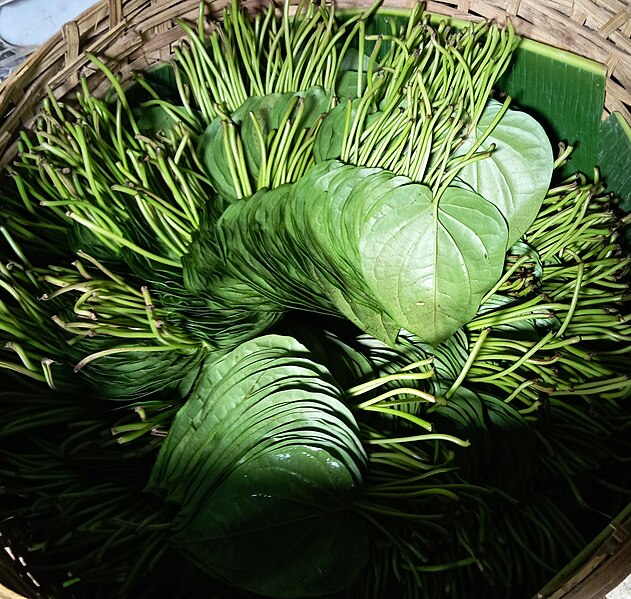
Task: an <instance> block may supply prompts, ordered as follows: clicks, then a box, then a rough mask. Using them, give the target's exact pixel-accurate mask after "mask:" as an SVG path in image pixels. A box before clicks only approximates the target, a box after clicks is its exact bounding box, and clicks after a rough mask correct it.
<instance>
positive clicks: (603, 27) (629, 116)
mask: <svg viewBox="0 0 631 599" xmlns="http://www.w3.org/2000/svg"><path fill="white" fill-rule="evenodd" d="M260 1H261V0H258V2H259V3H260ZM293 1H294V0H292V2H293ZM203 3H204V5H205V10H206V13H207V17H208V18H209V19H213V18H216V17H218V16H219V14H220V11H221V9H222V8H223V6H224V5H225V3H226V2H225V0H203ZM244 3H245V5H246V6H255V5H256V4H257V0H245V2H244ZM413 3H414V0H385V1H384V2H383V6H384V7H386V8H388V9H390V8H401V9H405V8H409V7H410V6H411V5H412V4H413ZM368 4H369V3H368V2H362V0H358V1H354V0H338V2H337V5H338V7H340V8H355V7H359V6H363V5H368ZM199 5H200V0H101V1H100V2H99V3H98V4H95V5H94V6H93V7H92V8H91V9H89V10H88V11H86V12H84V13H83V14H82V15H80V16H79V17H78V18H77V19H76V20H75V21H71V22H69V23H66V24H65V25H64V26H63V28H62V30H61V31H60V32H59V33H58V34H57V35H55V36H54V37H53V38H51V39H50V40H49V41H48V42H47V43H45V44H44V45H43V46H41V47H40V48H39V49H38V50H37V51H36V52H35V53H34V54H33V55H31V56H30V58H29V59H28V60H27V61H26V62H25V63H24V64H23V65H22V66H21V67H20V68H19V69H18V70H17V71H15V72H14V73H13V74H12V75H11V77H10V78H9V79H8V80H7V81H6V82H5V83H4V84H3V85H2V86H1V87H0V115H1V123H0V168H3V167H4V166H5V165H6V164H8V163H9V162H10V161H11V160H12V159H13V157H14V156H15V154H16V151H17V145H16V137H17V133H18V131H19V130H20V129H21V128H22V127H28V126H29V125H30V124H31V123H32V122H33V120H34V118H35V116H36V114H37V110H38V105H39V103H40V101H41V100H42V99H43V98H44V96H45V94H46V89H47V88H48V87H50V88H51V89H52V91H53V92H54V94H55V95H56V96H57V97H58V98H66V97H71V96H72V95H73V94H74V92H75V91H76V89H77V87H78V85H79V82H80V78H81V77H86V78H87V81H88V84H89V87H90V89H91V90H93V91H94V92H95V93H96V94H99V93H104V92H105V90H106V89H107V88H108V87H109V86H108V82H107V81H106V80H105V77H104V76H103V74H102V73H101V72H100V71H97V70H95V69H94V68H93V67H92V66H91V65H90V61H89V59H88V58H87V53H91V54H93V55H96V56H97V57H99V58H100V59H101V60H102V61H103V62H105V63H106V64H107V65H108V67H109V68H110V69H111V70H112V71H114V72H115V73H117V74H118V75H119V76H120V77H122V80H123V82H124V81H127V80H129V79H130V78H131V75H132V73H134V72H138V71H143V70H146V69H148V68H150V67H152V66H154V65H156V64H158V63H160V62H163V61H165V60H167V59H168V58H169V57H170V56H171V54H172V51H173V48H174V46H175V45H176V44H177V43H178V40H179V39H180V38H181V37H182V35H183V32H182V30H181V29H180V28H179V27H178V26H177V24H176V20H177V19H184V20H189V21H191V22H195V21H196V19H197V16H198V14H199V13H198V11H199ZM426 7H427V9H428V10H429V11H430V12H434V13H439V14H444V15H448V16H450V17H454V18H457V19H464V20H479V19H488V20H494V21H497V22H499V23H505V22H506V21H507V20H510V21H511V22H512V24H513V25H514V27H515V29H516V31H517V33H518V34H520V35H521V36H523V37H526V38H530V39H532V40H534V41H537V42H542V43H544V44H548V45H551V46H554V47H556V48H559V49H562V50H567V51H569V52H572V53H575V54H578V55H580V56H583V57H585V58H589V59H591V60H594V61H596V62H598V63H600V64H601V65H603V66H604V67H605V69H606V74H607V81H606V99H605V106H604V114H603V118H604V117H605V116H607V115H609V114H611V113H613V112H617V113H619V114H620V115H622V117H623V119H624V120H625V121H626V122H627V123H629V124H631V0H429V1H427V2H426ZM11 546H12V542H11V539H7V538H5V537H2V536H0V599H23V597H36V596H38V595H37V589H36V586H35V585H34V584H33V583H30V582H29V577H28V566H27V564H26V562H25V561H24V560H23V559H21V557H20V556H19V555H16V554H15V553H14V552H13V550H12V549H11ZM629 573H631V505H630V506H629V507H628V508H627V509H625V510H623V512H621V514H620V515H619V516H618V517H617V518H615V519H614V520H612V521H611V523H610V525H609V526H608V527H607V528H606V529H605V530H604V531H602V532H601V533H600V535H599V536H598V537H596V538H595V539H594V540H593V541H592V543H591V544H590V545H589V546H587V547H586V548H585V549H584V550H583V552H582V553H581V554H580V555H578V556H577V557H576V558H575V559H574V560H573V561H572V562H571V563H570V564H568V565H567V566H566V567H565V568H564V569H563V570H562V571H561V572H559V573H558V575H557V576H556V577H555V578H554V579H553V580H552V581H551V582H550V583H549V584H548V585H547V586H546V587H545V588H544V589H542V590H541V592H540V593H539V594H538V595H537V597H538V599H544V598H545V599H563V598H565V599H570V598H573V599H602V598H603V597H604V596H605V595H606V594H607V593H608V592H609V591H610V590H611V589H613V588H615V587H616V586H617V585H618V584H619V583H620V582H621V581H622V580H623V579H624V578H625V577H626V576H627V575H628V574H629ZM2 583H4V585H8V586H9V587H12V588H14V589H15V590H17V591H19V592H20V593H22V594H17V593H16V592H14V591H12V590H10V589H9V588H7V586H3V584H2Z"/></svg>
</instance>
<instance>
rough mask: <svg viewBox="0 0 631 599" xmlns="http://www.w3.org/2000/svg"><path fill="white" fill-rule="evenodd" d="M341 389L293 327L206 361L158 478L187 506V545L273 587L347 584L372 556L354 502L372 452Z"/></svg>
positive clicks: (181, 527) (296, 591)
mask: <svg viewBox="0 0 631 599" xmlns="http://www.w3.org/2000/svg"><path fill="white" fill-rule="evenodd" d="M341 399H342V391H341V390H340V389H338V388H337V387H336V385H335V383H334V382H333V380H332V378H331V376H330V374H329V372H328V371H327V370H326V369H325V368H323V367H322V366H320V365H319V364H317V363H316V362H314V361H313V360H312V359H311V356H310V353H309V352H308V351H307V350H306V348H305V347H304V346H303V345H301V344H300V343H298V342H297V341H296V340H295V339H293V338H291V337H281V336H277V335H266V336H263V337H259V338H257V339H255V340H253V341H249V342H246V343H244V344H242V345H241V346H240V347H238V348H237V349H235V350H233V351H232V352H230V353H228V354H227V355H225V356H224V357H223V358H221V359H219V360H217V361H211V362H210V363H209V364H207V365H206V366H205V367H204V368H203V371H202V373H201V375H200V377H199V379H198V382H197V384H196V387H195V388H194V390H193V392H192V393H191V395H190V397H189V398H188V400H187V402H186V404H185V405H184V406H183V407H182V409H181V410H180V411H179V412H178V414H177V416H176V417H175V420H174V422H173V426H172V428H171V430H170V432H169V435H168V437H167V439H166V440H165V442H164V444H163V446H162V448H161V450H160V453H159V455H158V459H157V461H156V464H155V466H154V469H153V471H152V477H151V481H150V486H149V488H150V489H151V490H153V491H154V492H157V493H160V494H162V495H163V496H165V498H166V499H167V500H169V501H174V502H177V503H179V504H180V505H181V506H182V507H181V509H180V511H179V513H178V515H177V517H176V518H175V521H174V524H173V536H172V539H171V541H172V543H173V545H174V546H175V547H176V548H177V549H178V551H179V552H181V553H182V554H183V555H185V556H186V557H188V558H189V559H190V560H191V561H192V562H194V563H196V564H199V565H200V566H201V567H202V569H204V570H205V571H208V572H211V573H213V574H215V575H216V576H218V577H219V578H222V579H224V580H226V581H228V582H229V583H231V584H233V585H236V586H238V587H241V588H245V589H250V590H253V591H255V592H257V593H261V594H264V595H269V596H273V597H316V596H321V595H323V594H326V593H332V592H336V591H339V590H342V589H344V588H346V587H348V586H349V585H350V584H351V583H352V582H353V580H354V579H355V578H356V577H357V575H358V573H359V572H360V570H361V569H362V568H363V567H364V565H365V562H366V560H367V557H368V538H367V528H366V522H365V521H364V520H363V519H362V518H361V517H360V516H359V515H358V514H356V513H354V512H353V511H352V503H353V500H354V499H355V498H356V497H357V496H358V494H359V492H360V490H361V487H362V480H363V471H364V469H365V467H366V455H365V452H364V449H363V447H362V444H361V442H360V441H359V438H358V436H357V435H358V428H357V424H356V422H355V419H354V417H353V415H352V414H351V412H350V411H349V410H348V408H347V407H346V406H345V405H344V404H343V403H342V401H341ZM271 571H273V572H274V575H273V576H270V572H271ZM308 572H312V574H311V575H309V574H308Z"/></svg>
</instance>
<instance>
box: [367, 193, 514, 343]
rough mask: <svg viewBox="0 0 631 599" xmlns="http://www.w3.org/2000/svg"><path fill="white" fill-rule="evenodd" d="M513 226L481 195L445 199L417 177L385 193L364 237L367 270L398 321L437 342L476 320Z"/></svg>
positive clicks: (450, 195)
mask: <svg viewBox="0 0 631 599" xmlns="http://www.w3.org/2000/svg"><path fill="white" fill-rule="evenodd" d="M506 238H507V227H506V223H505V221H504V218H503V217H502V214H501V213H500V211H499V210H498V209H497V208H496V207H495V206H494V205H493V204H491V203H490V202H488V201H486V200H485V199H484V198H483V197H481V196H480V195H478V194H476V193H474V192H472V191H469V190H466V189H460V188H457V187H449V188H447V189H446V190H445V192H444V193H443V195H442V196H441V197H440V199H439V200H438V201H436V200H435V199H434V198H432V196H431V191H430V189H429V188H428V187H425V186H423V185H420V184H410V185H406V186H402V187H398V188H396V189H394V190H393V191H392V192H391V193H390V194H387V195H386V196H383V198H382V201H381V205H380V206H379V208H378V209H375V208H373V210H372V211H371V214H370V218H369V219H367V220H365V221H364V227H363V229H362V233H361V236H360V240H359V245H358V249H359V256H360V261H361V268H362V273H363V276H364V278H365V280H366V282H367V283H368V285H369V286H370V288H371V290H372V291H373V293H374V294H375V296H376V297H377V298H378V300H379V301H380V302H381V304H382V305H383V306H384V308H385V309H386V311H387V313H388V314H389V315H390V316H392V318H393V319H394V320H395V321H396V322H397V324H398V325H399V326H400V327H402V328H405V329H407V330H408V331H410V332H412V333H414V334H416V335H418V336H419V337H420V338H421V339H422V340H424V341H427V342H429V343H431V344H433V345H436V344H438V343H440V342H441V341H443V340H444V339H446V338H447V337H449V336H450V335H451V334H453V333H454V332H455V331H456V330H457V329H459V328H460V327H461V326H463V325H464V324H466V323H467V322H468V321H469V320H471V319H472V318H473V317H474V316H475V314H476V312H477V310H478V308H479V306H480V303H481V301H482V298H483V296H484V294H485V293H486V292H488V291H489V289H490V288H491V287H492V286H493V285H494V284H495V283H496V282H497V280H498V279H499V277H500V276H501V274H502V268H503V264H504V252H505V250H506Z"/></svg>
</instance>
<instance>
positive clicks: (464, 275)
mask: <svg viewBox="0 0 631 599" xmlns="http://www.w3.org/2000/svg"><path fill="white" fill-rule="evenodd" d="M212 233H213V234H214V238H215V244H216V249H215V251H214V252H213V253H209V252H208V251H200V250H197V249H196V247H195V242H194V243H193V245H192V246H191V248H192V249H191V253H190V254H189V256H187V257H185V259H184V264H185V277H187V279H188V281H191V280H192V279H193V277H194V276H195V277H201V278H204V273H207V277H206V279H207V280H208V284H207V286H204V287H202V288H201V289H196V290H203V291H206V292H208V293H209V294H211V295H213V296H221V295H222V294H225V293H226V291H225V290H226V289H227V288H229V286H230V284H229V281H230V280H234V279H236V280H238V281H239V282H240V284H241V286H243V287H244V291H243V295H242V296H240V297H236V298H234V297H231V298H230V303H229V304H228V302H226V303H227V307H228V306H230V307H232V308H234V307H235V306H243V307H244V308H245V307H250V309H254V310H257V309H258V310H261V309H262V308H263V307H264V306H265V305H271V306H270V307H271V309H272V310H274V309H275V310H278V311H280V310H289V309H302V310H311V311H323V312H329V313H330V312H333V313H338V314H339V315H341V316H345V317H347V318H349V319H350V320H351V321H352V322H354V323H355V324H357V326H359V327H360V328H361V329H362V330H364V331H366V332H367V333H369V334H371V335H373V336H375V337H378V338H380V339H382V340H383V341H386V342H390V343H393V342H394V340H395V339H396V336H397V335H398V333H399V330H400V329H402V328H403V329H407V330H409V331H411V332H413V333H415V334H416V335H418V336H419V337H420V338H421V339H423V340H424V341H427V342H429V343H431V344H433V345H436V344H438V343H439V342H440V341H443V340H444V339H446V338H447V337H449V336H450V335H451V334H453V333H454V332H455V331H456V330H458V329H459V328H460V327H461V326H462V325H464V324H465V323H466V322H468V321H469V320H470V319H471V318H473V316H474V315H475V313H476V312H477V310H478V308H479V306H480V303H481V301H482V298H483V296H484V294H485V293H487V292H488V291H489V290H490V288H491V287H492V286H493V285H494V284H495V283H496V281H497V280H498V279H499V277H500V275H501V272H502V267H503V263H504V254H505V250H506V238H507V229H506V223H505V220H504V218H503V216H502V214H501V213H500V212H499V210H498V209H497V208H496V207H495V206H494V205H493V204H491V203H490V202H488V201H486V200H485V199H484V198H483V197H482V196H480V195H478V194H476V193H474V192H472V191H469V190H467V189H462V188H458V187H449V188H447V189H446V190H445V192H444V193H443V195H442V196H441V197H440V198H439V199H436V198H433V197H432V193H431V191H430V189H429V188H428V187H425V186H423V185H420V184H418V183H414V182H413V181H410V180H409V179H407V178H406V177H402V176H395V175H394V174H393V173H390V172H388V171H385V170H383V169H367V168H361V167H353V166H350V165H344V164H343V163H341V162H339V161H326V162H322V163H320V164H318V165H316V166H315V167H313V168H312V169H311V170H310V171H309V172H308V173H307V174H306V175H305V176H304V177H302V179H300V181H298V182H296V183H293V184H291V185H286V186H283V187H280V188H277V189H274V190H272V191H268V192H258V193H257V194H256V195H255V196H253V197H251V198H249V199H247V200H243V201H241V202H238V203H235V204H232V205H231V206H230V207H229V208H227V209H226V211H225V212H224V214H223V215H222V216H221V218H220V219H219V221H218V223H217V226H216V231H214V232H212ZM213 255H214V256H216V257H215V258H214V259H213ZM193 273H195V274H193ZM199 273H201V275H200V274H199Z"/></svg>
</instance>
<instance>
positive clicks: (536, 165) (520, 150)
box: [458, 100, 554, 245]
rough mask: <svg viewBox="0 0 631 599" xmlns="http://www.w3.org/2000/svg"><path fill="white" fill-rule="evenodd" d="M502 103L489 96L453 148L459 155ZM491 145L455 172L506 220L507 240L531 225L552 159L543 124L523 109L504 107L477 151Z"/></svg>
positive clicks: (546, 180) (511, 242)
mask: <svg viewBox="0 0 631 599" xmlns="http://www.w3.org/2000/svg"><path fill="white" fill-rule="evenodd" d="M501 109H502V104H500V103H499V102H496V101H495V100H491V101H490V102H489V103H488V104H487V106H486V108H485V109H484V112H483V113H482V116H481V118H480V120H479V122H478V124H477V126H476V127H475V129H474V130H473V131H472V132H471V134H470V135H469V136H468V137H467V138H466V139H465V141H464V143H463V145H462V146H461V148H460V149H459V151H458V154H459V155H462V154H465V153H466V152H467V150H469V149H470V148H471V146H472V145H473V144H474V143H476V141H477V140H478V139H480V137H481V136H482V135H484V133H485V131H486V130H487V129H488V128H489V127H490V126H491V125H492V123H493V120H494V119H495V118H496V117H497V116H498V115H499V113H500V111H501ZM491 145H494V146H495V150H494V151H493V153H492V154H491V156H490V157H489V158H485V159H483V160H478V161H476V162H473V163H471V164H468V165H466V166H465V167H464V168H463V169H462V170H461V171H460V173H459V174H458V177H459V179H460V180H461V181H463V182H465V183H466V184H467V185H468V186H470V187H471V189H473V190H474V191H476V192H477V193H479V194H480V195H481V196H483V197H484V198H485V199H487V200H488V201H489V202H492V203H493V204H495V205H496V206H497V207H498V208H499V209H500V211H501V213H502V214H503V215H504V217H505V218H506V221H507V222H508V229H509V234H508V244H509V245H512V244H513V243H515V242H516V241H517V240H518V239H519V238H520V237H521V236H522V235H523V233H525V232H526V230H527V229H528V227H530V225H531V224H532V222H533V221H534V219H535V217H536V216H537V213H538V212H539V209H540V208H541V203H542V202H543V198H544V197H545V195H546V193H547V191H548V187H549V186H550V180H551V178H552V168H553V163H554V158H553V155H552V147H551V145H550V141H549V140H548V137H547V135H546V132H545V131H544V129H543V127H542V126H541V125H540V124H539V123H538V122H537V121H536V120H535V119H534V118H532V117H531V116H530V115H528V114H527V113H525V112H521V111H517V110H510V109H508V110H507V111H506V113H505V114H504V115H503V116H502V117H501V118H500V120H499V122H498V123H497V124H496V125H495V127H494V128H493V130H492V131H491V133H490V134H489V135H488V137H486V139H485V140H484V141H483V143H482V145H481V147H480V150H487V149H489V148H490V147H491Z"/></svg>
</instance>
